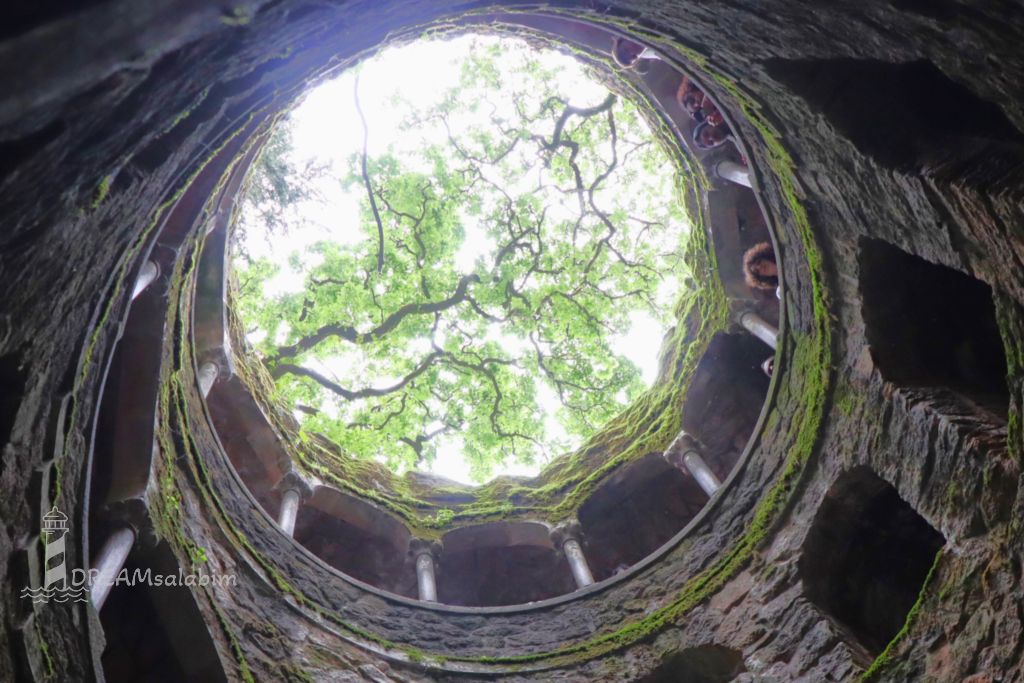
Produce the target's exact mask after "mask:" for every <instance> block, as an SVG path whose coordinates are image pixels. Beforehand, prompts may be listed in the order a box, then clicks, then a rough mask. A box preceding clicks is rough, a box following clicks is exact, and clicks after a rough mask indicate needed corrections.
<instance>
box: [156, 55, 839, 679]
mask: <svg viewBox="0 0 1024 683" xmlns="http://www.w3.org/2000/svg"><path fill="white" fill-rule="evenodd" d="M679 47H680V48H681V50H682V51H683V52H684V53H685V54H689V53H690V52H692V51H688V50H687V49H686V48H685V47H683V46H679ZM691 57H692V58H693V59H694V60H695V61H696V60H698V58H699V61H697V63H699V64H701V65H702V66H706V64H704V62H703V58H702V57H699V55H696V54H693V55H691ZM709 73H710V76H711V78H712V79H714V80H715V81H716V82H718V83H719V84H720V85H721V86H722V88H723V89H725V90H726V91H727V92H729V93H731V94H732V95H733V96H734V98H735V100H736V102H737V104H738V106H739V107H740V108H741V109H742V110H743V113H744V114H745V115H746V116H747V117H748V119H749V120H750V121H751V122H752V123H753V125H754V126H755V128H756V130H757V131H758V132H759V134H760V136H761V142H762V143H763V150H764V152H763V153H764V158H763V159H762V158H760V157H759V158H758V160H759V161H763V162H764V163H765V164H766V165H767V167H768V168H769V169H770V170H771V171H772V172H773V174H774V179H775V182H776V184H775V185H774V186H775V187H777V188H778V190H779V192H780V194H781V198H782V200H783V201H784V202H785V203H786V205H787V206H788V207H789V210H790V216H789V219H790V220H791V221H792V222H793V225H792V230H791V234H793V235H795V236H796V237H797V238H798V239H799V241H800V244H801V247H802V251H803V254H804V256H805V258H806V261H807V273H808V281H807V282H806V283H802V284H804V285H805V286H806V287H807V292H808V296H809V297H810V300H811V301H812V305H813V308H812V319H811V323H810V325H809V326H808V328H807V329H803V330H791V331H789V332H788V333H787V334H786V335H785V337H784V338H783V339H782V341H783V343H784V344H785V345H786V347H787V349H789V350H790V351H791V353H790V354H789V356H788V359H789V361H790V367H787V368H785V371H786V378H787V382H786V383H785V384H783V385H782V386H781V387H780V391H782V392H789V394H790V395H788V396H786V398H787V400H788V401H789V402H790V404H791V405H793V410H792V413H791V415H790V418H791V420H790V422H789V423H788V428H787V434H786V436H785V438H784V440H783V441H784V442H785V443H788V444H789V447H788V451H787V453H786V455H785V461H784V464H783V467H782V472H781V474H780V475H779V476H778V478H777V479H776V480H775V481H774V482H772V483H771V485H770V487H769V488H768V490H767V491H766V493H765V494H764V496H763V497H762V499H761V500H760V501H759V503H758V505H757V508H756V509H755V512H754V514H753V517H752V519H751V522H750V524H749V526H748V527H747V529H746V530H745V531H744V533H743V534H742V535H741V536H740V537H739V538H738V539H736V541H734V542H733V543H732V545H731V546H729V547H728V548H726V549H724V551H723V552H722V553H721V554H720V555H719V556H718V557H717V558H716V559H715V561H714V562H713V563H712V564H711V565H709V566H708V567H707V568H705V569H704V570H703V571H701V572H700V573H699V574H697V575H696V576H694V577H693V578H692V579H690V580H689V581H688V582H687V583H686V584H685V585H684V586H683V587H682V589H681V590H680V592H679V594H678V595H677V596H676V597H675V599H674V600H672V601H671V602H670V603H669V604H667V605H665V606H663V607H662V608H660V609H658V610H656V611H655V612H653V613H651V614H648V615H647V616H645V617H644V618H642V619H639V620H638V621H636V622H633V623H630V624H627V625H625V626H624V627H623V628H621V629H619V630H617V631H615V632H612V633H605V634H601V635H598V636H595V637H593V638H591V639H589V640H586V641H582V642H579V643H575V644H573V645H569V646H566V647H563V648H559V649H556V650H552V651H547V652H538V653H532V654H529V655H520V656H505V657H471V656H460V655H451V654H449V655H445V656H444V659H447V660H450V661H456V662H458V661H462V662H475V663H479V664H501V665H504V666H506V667H511V668H516V667H523V666H525V665H527V664H529V663H532V662H541V661H543V662H544V663H545V665H550V666H555V665H560V664H567V663H573V662H576V661H581V660H584V659H589V658H593V657H597V656H600V655H602V654H605V653H608V652H611V651H614V650H616V649H619V648H621V647H625V646H628V645H630V644H633V643H635V642H637V641H639V640H641V639H645V638H648V637H650V636H651V635H652V634H654V633H656V632H658V631H659V630H661V629H663V628H665V627H666V626H669V625H671V624H673V623H677V622H678V621H679V620H681V619H682V618H684V617H685V616H686V615H687V614H688V613H689V612H690V610H692V609H693V608H694V607H695V606H697V605H699V604H700V603H701V602H703V601H705V600H707V599H708V598H709V597H710V596H711V595H713V594H714V593H715V592H717V591H718V590H720V589H721V587H722V586H724V585H725V583H726V582H728V581H729V580H730V579H732V578H733V577H734V576H735V575H736V574H737V573H738V572H739V571H740V570H741V569H742V568H743V567H745V566H747V565H748V564H749V563H750V561H751V559H752V558H753V557H754V554H755V552H756V550H757V548H758V547H759V546H760V545H761V544H762V543H763V542H764V541H765V540H766V539H767V538H768V536H769V534H770V533H771V531H772V530H773V528H774V527H775V525H777V524H778V523H779V521H780V519H781V518H782V515H783V513H784V512H785V510H786V508H787V506H788V505H789V504H790V502H791V501H792V499H793V497H794V495H795V493H796V491H797V490H798V484H799V482H800V480H801V478H802V476H803V474H804V472H805V470H806V466H807V464H808V462H809V461H810V459H811V458H812V456H813V454H814V452H815V447H816V445H817V443H818V441H819V438H820V434H821V430H822V423H823V419H824V415H825V414H826V412H827V409H828V402H829V394H830V387H831V382H832V371H831V360H832V348H831V346H832V331H831V323H830V319H829V316H828V307H829V297H828V291H827V287H826V282H825V272H824V267H823V257H822V255H821V252H820V251H819V249H818V247H817V244H816V241H815V237H814V234H813V231H812V229H811V227H810V224H809V221H808V217H807V214H806V211H805V210H804V207H803V205H802V203H801V202H800V199H799V192H798V189H797V185H796V179H795V175H794V172H793V161H792V159H791V158H790V157H789V155H788V153H787V152H786V150H785V148H784V147H783V145H782V143H781V141H780V139H779V135H778V133H777V132H776V131H775V130H774V128H773V127H772V126H771V125H770V124H768V123H767V121H766V120H765V119H764V118H763V117H762V116H761V112H760V110H759V108H758V106H757V104H756V102H754V101H753V100H752V99H751V98H749V97H747V96H746V95H745V94H744V93H743V92H742V91H740V90H739V88H738V87H737V86H736V85H735V84H734V83H732V82H731V81H730V80H729V79H727V78H725V77H724V76H721V75H719V74H715V73H713V72H710V71H709ZM677 163H682V162H677ZM689 178H690V180H692V181H693V182H694V183H695V184H696V185H698V186H699V187H706V182H707V179H706V177H704V176H703V173H702V172H700V171H697V172H691V175H690V176H689ZM686 191H687V192H691V193H692V192H693V189H687V190H686ZM691 206H693V208H694V210H695V212H696V213H697V214H698V219H699V218H702V216H700V215H699V214H700V212H701V208H702V207H701V204H700V203H699V202H696V201H694V202H693V203H692V204H691ZM695 225H696V226H698V227H697V228H696V229H695V230H694V231H693V234H694V236H695V239H694V241H693V243H692V244H691V245H690V252H689V254H688V259H689V263H690V264H691V268H693V269H694V270H693V276H694V279H695V281H697V282H698V283H700V289H698V290H696V291H693V292H690V293H688V294H687V296H684V297H683V298H682V299H681V300H680V302H679V306H678V309H677V313H678V316H679V321H680V322H679V324H678V325H677V327H676V329H675V330H674V331H673V333H672V334H671V335H670V337H669V339H668V340H667V342H666V344H665V346H664V348H663V350H662V362H663V366H664V367H665V368H669V369H671V371H670V372H665V373H663V376H662V378H661V379H660V381H659V382H658V383H656V385H655V386H654V387H652V389H651V390H650V391H649V392H648V393H647V394H645V396H644V397H643V398H642V399H641V400H639V401H637V403H635V404H634V405H633V406H631V407H630V408H629V409H627V410H626V411H624V413H623V414H622V415H620V416H619V417H618V418H616V419H615V420H613V421H612V422H611V423H609V425H608V426H607V427H606V428H605V429H604V430H602V432H601V433H599V434H598V435H595V437H594V438H593V439H591V441H589V442H588V443H587V444H586V445H585V446H584V447H583V448H582V449H580V451H578V452H577V453H576V454H573V455H571V456H566V457H564V458H560V459H559V460H557V461H556V462H555V463H553V464H552V466H551V467H550V468H548V470H546V471H545V474H544V476H542V477H541V478H540V485H539V486H537V487H529V486H525V485H523V484H522V483H520V482H516V481H512V480H508V479H499V480H496V481H494V482H491V483H490V484H488V485H487V486H484V487H481V488H480V489H476V490H473V494H474V495H468V494H467V490H466V489H463V488H458V487H451V488H449V489H444V490H437V489H423V488H420V487H418V486H417V485H416V484H415V483H414V482H412V481H411V480H410V479H409V478H407V477H406V478H398V477H395V476H394V475H392V474H391V473H390V472H388V471H387V470H385V469H384V468H382V467H381V466H380V465H378V464H377V463H373V462H367V461H360V460H357V459H354V458H350V457H347V456H345V455H344V454H341V453H339V452H338V450H337V448H336V447H333V445H332V444H330V443H329V442H326V441H325V440H323V439H319V438H317V437H316V436H315V435H314V436H312V437H310V436H304V435H302V434H300V433H299V431H298V430H297V429H296V428H294V426H291V425H289V423H288V421H287V419H284V417H281V416H286V413H285V412H284V411H285V410H286V407H284V406H280V405H276V404H275V403H274V401H273V393H272V382H270V381H269V377H267V376H265V373H264V372H263V371H262V368H261V366H258V365H254V364H252V363H251V362H250V363H247V362H246V359H245V358H244V357H243V358H241V359H240V361H241V362H240V363H239V367H238V369H239V374H240V376H241V377H242V379H243V380H244V381H246V382H247V383H248V384H249V386H250V387H251V388H252V389H253V393H254V395H255V396H256V397H257V399H258V400H260V399H263V400H264V408H265V410H267V412H268V414H270V415H272V416H274V421H275V422H279V423H280V424H279V426H281V427H282V430H281V431H282V432H283V435H284V439H285V441H286V443H287V444H288V447H289V448H291V449H292V450H293V452H294V453H295V455H296V460H297V461H298V462H299V464H300V466H301V467H303V468H305V469H307V471H310V472H312V473H313V474H316V475H317V476H319V477H321V478H323V479H325V480H326V481H328V482H330V483H331V484H332V485H335V486H337V487H338V488H340V489H341V490H347V491H350V492H352V493H354V494H356V495H359V496H361V497H363V498H365V499H367V500H371V501H373V502H375V503H377V504H378V505H380V506H381V507H383V508H386V509H388V510H389V511H391V512H392V513H394V514H395V515H396V516H398V517H401V518H402V519H403V520H405V521H406V522H407V523H408V524H409V526H410V527H411V529H412V530H413V533H415V534H417V535H421V534H422V535H423V536H424V537H427V538H430V537H432V535H435V536H436V535H437V534H438V531H439V530H438V528H437V527H438V526H444V527H447V526H448V525H457V524H467V523H478V522H479V521H481V520H486V519H497V518H507V517H510V516H516V515H519V516H524V517H526V516H529V517H536V516H543V517H544V518H546V519H549V520H557V519H558V518H559V516H561V515H568V514H571V513H572V512H573V511H574V510H575V507H576V506H578V504H579V503H580V502H582V500H584V499H585V498H586V496H588V495H589V494H590V493H591V492H592V491H593V490H594V488H596V486H598V485H599V484H600V483H601V482H603V481H604V480H605V478H606V477H607V475H608V474H609V473H611V472H612V471H615V470H616V469H617V468H619V467H621V466H623V465H625V464H627V463H628V462H630V461H631V460H632V459H634V458H636V457H639V456H640V455H642V454H645V453H647V452H651V451H657V450H660V449H663V448H664V447H665V446H666V445H667V443H668V441H669V440H670V439H671V438H672V437H674V435H675V433H676V432H677V431H678V428H679V424H680V421H681V415H680V410H679V408H680V407H681V406H682V400H683V398H685V393H686V390H687V388H688V385H689V380H690V378H691V377H692V373H693V370H695V368H696V363H697V362H698V361H699V359H700V357H701V356H702V355H703V353H704V351H705V350H706V348H707V344H708V343H709V342H710V340H711V338H712V337H713V335H714V334H715V333H717V332H718V331H720V330H721V329H723V328H724V326H725V325H726V323H727V321H728V307H727V302H726V299H725V295H724V293H723V292H722V290H721V287H720V285H719V284H718V280H717V277H715V271H716V269H715V263H714V255H713V252H712V250H711V249H710V248H709V246H708V244H707V241H706V236H705V234H704V232H703V230H702V229H700V228H699V226H700V225H702V223H696V224H695ZM777 233H778V234H779V235H780V238H781V235H782V233H781V232H779V231H777ZM182 324H184V323H183V322H182V321H179V322H178V325H179V326H180V325H182ZM237 325H238V321H237V320H232V330H233V334H234V335H235V337H236V339H239V338H240V337H239V328H238V327H237ZM236 348H237V345H236ZM188 354H189V350H188V345H187V344H183V345H181V348H180V349H179V359H178V369H177V370H176V371H175V373H173V374H172V375H171V376H169V377H168V378H167V385H168V386H167V390H166V391H165V392H164V393H162V396H163V398H162V401H163V402H164V404H165V406H166V409H167V412H168V415H169V417H168V419H167V422H166V423H165V425H164V426H163V430H166V433H167V434H175V435H176V437H177V438H178V439H179V440H180V441H179V443H177V444H175V445H177V446H178V447H179V448H181V457H182V458H183V460H184V461H185V463H187V465H186V466H187V467H188V468H189V477H190V478H191V480H192V481H194V482H195V483H196V484H197V487H196V488H197V490H198V491H199V492H200V494H201V497H202V502H203V505H204V506H205V507H207V509H209V510H210V511H211V515H210V516H209V518H210V519H211V522H213V523H217V524H218V525H219V526H220V528H221V529H222V530H223V531H224V533H225V534H226V538H227V540H228V542H229V543H232V544H234V545H236V546H237V547H238V548H240V549H241V550H243V551H244V552H245V553H246V554H248V555H249V556H250V557H251V558H253V560H254V561H255V562H256V564H258V565H259V567H260V568H261V569H262V570H263V571H264V572H266V575H267V577H268V579H269V580H270V581H271V582H272V583H273V584H274V585H276V586H277V587H278V588H279V589H280V590H281V591H282V592H285V593H289V594H292V595H294V596H296V599H297V600H299V601H300V602H302V603H303V604H304V606H305V607H307V608H309V609H311V610H313V611H315V612H316V613H317V614H319V615H321V616H323V617H325V618H326V619H329V620H330V621H332V622H333V623H336V624H338V625H340V626H342V627H343V628H344V629H345V630H346V631H347V632H348V633H350V634H352V635H354V636H356V637H358V638H362V639H365V640H367V641H369V642H372V643H376V644H378V645H380V646H383V647H386V648H390V649H392V650H393V651H397V652H404V653H406V655H407V656H408V657H409V659H410V660H411V661H419V659H420V658H422V657H426V656H431V657H433V655H427V654H425V653H423V652H421V651H420V650H416V649H413V648H403V647H401V646H396V645H395V644H393V643H389V642H387V641H385V640H383V639H381V638H379V637H378V636H375V635H374V634H371V633H367V632H365V631H363V630H362V629H360V628H358V627H355V626H353V625H351V624H346V623H345V622H344V621H343V620H342V619H340V618H339V616H338V615H337V614H334V613H333V612H331V611H329V610H327V609H325V608H323V607H321V606H319V605H317V604H315V603H312V602H311V601H308V600H307V599H306V598H304V596H302V595H301V594H300V592H299V591H297V590H296V589H295V588H294V587H293V586H291V585H290V583H289V582H288V580H287V579H286V578H285V577H283V576H281V575H280V573H279V572H277V571H276V570H275V569H274V567H273V565H272V564H271V563H270V562H269V561H268V560H267V559H266V558H263V557H262V556H261V555H260V553H258V552H257V551H255V550H254V549H253V547H252V545H251V544H250V543H249V542H248V540H247V539H246V538H245V536H244V534H242V533H241V532H240V531H239V530H238V529H237V528H236V527H235V525H234V524H233V523H232V521H231V519H230V516H229V515H228V514H227V512H226V510H225V509H224V506H223V504H222V503H221V502H220V501H219V499H218V497H217V495H216V493H215V492H214V488H213V486H212V483H211V481H210V478H209V475H208V473H207V472H206V469H205V464H204V462H203V459H202V458H201V457H198V455H197V452H196V449H195V447H194V445H193V444H191V443H190V436H189V435H190V434H191V429H190V426H189V424H188V415H189V412H188V400H187V399H188V396H189V395H190V392H189V391H187V390H186V389H185V387H184V386H183V384H182V381H181V374H180V373H181V372H182V368H185V367H187V363H190V362H191V359H190V358H189V356H188ZM186 376H189V377H191V374H190V372H188V373H186ZM266 389H269V391H264V390H266ZM840 409H841V410H842V409H843V408H842V407H841V408H840ZM850 409H851V410H852V406H851V408H850ZM768 424H769V425H770V426H771V427H772V428H773V429H775V430H777V429H778V422H777V420H773V419H769V422H768ZM381 489H384V490H386V491H387V492H388V493H387V494H382V493H381V492H380V491H381ZM453 500H454V501H456V502H453ZM462 500H467V502H458V501H462ZM444 510H450V511H451V513H452V514H451V518H450V519H449V516H448V514H447V513H446V512H439V511H444Z"/></svg>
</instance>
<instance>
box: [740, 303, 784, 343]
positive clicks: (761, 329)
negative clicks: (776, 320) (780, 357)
mask: <svg viewBox="0 0 1024 683" xmlns="http://www.w3.org/2000/svg"><path fill="white" fill-rule="evenodd" d="M736 322H738V323H739V324H740V325H741V326H742V327H743V329H745V330H746V331H747V332H750V334H752V335H754V336H755V337H757V338H758V339H760V340H761V341H763V342H764V343H765V344H767V345H768V346H770V347H772V348H773V349H774V348H776V347H777V346H778V343H779V330H778V328H776V327H773V326H772V325H770V324H769V323H768V322H767V321H766V320H765V319H764V318H762V317H761V316H759V315H758V314H757V313H754V312H753V311H750V310H745V311H741V312H740V313H739V315H737V316H736Z"/></svg>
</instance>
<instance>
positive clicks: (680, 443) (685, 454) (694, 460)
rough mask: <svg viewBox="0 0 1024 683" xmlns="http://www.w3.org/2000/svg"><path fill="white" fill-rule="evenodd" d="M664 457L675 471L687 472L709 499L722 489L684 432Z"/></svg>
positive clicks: (696, 446) (680, 433)
mask: <svg viewBox="0 0 1024 683" xmlns="http://www.w3.org/2000/svg"><path fill="white" fill-rule="evenodd" d="M664 455H665V459H666V460H668V461H669V462H670V463H672V465H674V466H675V467H676V468H677V469H679V470H682V471H684V472H688V473H689V474H690V476H691V477H693V478H694V480H696V482H697V484H698V485H699V486H700V487H701V489H703V490H704V493H706V494H708V496H709V497H710V496H713V495H715V492H716V491H718V489H720V488H722V482H721V481H719V480H718V477H716V476H715V473H714V472H712V471H711V468H710V467H708V464H707V463H706V462H705V461H704V458H703V456H701V454H700V449H699V447H698V445H697V441H696V440H695V439H694V438H693V437H692V436H690V435H689V434H687V433H686V432H679V436H677V437H676V438H675V440H673V441H672V443H671V444H670V445H669V447H668V448H667V449H665V453H664Z"/></svg>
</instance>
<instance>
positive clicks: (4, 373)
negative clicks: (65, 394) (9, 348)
mask: <svg viewBox="0 0 1024 683" xmlns="http://www.w3.org/2000/svg"><path fill="white" fill-rule="evenodd" d="M27 380H28V376H27V374H26V373H25V371H24V370H22V369H21V356H20V355H19V354H17V353H8V354H4V355H3V356H0V386H2V387H3V388H4V389H3V391H2V392H0V448H3V447H4V446H6V445H7V442H8V441H9V440H10V438H11V430H13V429H14V419H15V418H16V417H17V415H18V408H19V407H20V406H21V399H22V394H23V393H24V391H25V383H26V381H27Z"/></svg>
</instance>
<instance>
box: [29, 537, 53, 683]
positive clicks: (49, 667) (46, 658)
mask: <svg viewBox="0 0 1024 683" xmlns="http://www.w3.org/2000/svg"><path fill="white" fill-rule="evenodd" d="M44 535H45V534H44ZM33 628H34V629H35V632H36V642H37V643H38V644H39V654H41V655H42V656H43V666H45V667H46V672H45V675H46V678H47V680H49V679H51V678H53V677H54V676H55V675H56V674H57V667H56V665H55V663H54V661H53V655H51V654H50V644H49V643H47V642H46V638H44V637H43V634H42V632H41V631H40V630H39V622H38V621H36V622H35V624H34V625H33Z"/></svg>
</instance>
